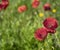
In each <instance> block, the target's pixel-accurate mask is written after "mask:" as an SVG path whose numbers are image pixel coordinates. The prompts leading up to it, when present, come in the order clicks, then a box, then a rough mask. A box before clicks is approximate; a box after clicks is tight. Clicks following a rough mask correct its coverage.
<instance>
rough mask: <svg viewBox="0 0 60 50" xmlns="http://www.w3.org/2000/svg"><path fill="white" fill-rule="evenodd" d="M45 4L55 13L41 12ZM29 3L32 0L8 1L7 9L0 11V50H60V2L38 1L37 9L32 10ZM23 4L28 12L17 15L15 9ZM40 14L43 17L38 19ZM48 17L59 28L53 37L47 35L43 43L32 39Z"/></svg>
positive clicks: (50, 0) (52, 0) (55, 0)
mask: <svg viewBox="0 0 60 50" xmlns="http://www.w3.org/2000/svg"><path fill="white" fill-rule="evenodd" d="M0 1H1V0H0ZM47 2H49V3H50V4H51V8H52V9H56V10H57V12H56V13H52V12H51V11H44V10H43V5H44V4H45V3H47ZM31 3H32V0H9V6H8V7H7V9H6V10H2V11H0V50H60V0H40V5H39V7H38V8H37V9H33V8H32V6H31ZM23 4H26V5H27V6H28V10H27V11H26V12H23V13H19V12H18V11H17V9H18V7H19V6H20V5H23ZM40 12H42V13H44V16H43V17H39V13H40ZM49 16H52V17H54V18H56V19H57V20H58V23H59V26H58V28H57V31H56V33H55V34H54V35H50V34H48V36H47V38H46V39H45V41H43V42H40V41H38V40H36V39H35V38H34V31H35V30H36V29H37V28H40V27H42V26H43V24H42V22H43V21H44V19H45V18H47V17H49Z"/></svg>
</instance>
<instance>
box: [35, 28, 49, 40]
mask: <svg viewBox="0 0 60 50" xmlns="http://www.w3.org/2000/svg"><path fill="white" fill-rule="evenodd" d="M47 34H48V33H47V30H46V29H45V28H39V29H37V30H36V31H35V34H34V36H35V38H36V39H37V40H39V41H43V40H44V39H45V38H46V37H47Z"/></svg>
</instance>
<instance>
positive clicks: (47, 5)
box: [44, 3, 51, 11]
mask: <svg viewBox="0 0 60 50" xmlns="http://www.w3.org/2000/svg"><path fill="white" fill-rule="evenodd" d="M44 10H45V11H47V10H51V5H50V4H49V3H46V4H45V5H44Z"/></svg>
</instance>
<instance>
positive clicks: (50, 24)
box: [43, 17, 58, 30]
mask: <svg viewBox="0 0 60 50" xmlns="http://www.w3.org/2000/svg"><path fill="white" fill-rule="evenodd" d="M43 25H44V26H45V27H46V28H47V29H49V30H55V29H56V28H57V27H58V22H57V20H56V19H55V18H52V17H49V18H46V19H45V20H44V22H43Z"/></svg>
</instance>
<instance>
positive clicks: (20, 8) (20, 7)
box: [18, 5, 27, 13]
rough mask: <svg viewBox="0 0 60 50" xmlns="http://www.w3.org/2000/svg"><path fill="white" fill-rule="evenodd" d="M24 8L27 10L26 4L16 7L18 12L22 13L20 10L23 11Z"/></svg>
mask: <svg viewBox="0 0 60 50" xmlns="http://www.w3.org/2000/svg"><path fill="white" fill-rule="evenodd" d="M26 10H27V6H26V5H22V6H19V7H18V12H20V13H22V12H24V11H26Z"/></svg>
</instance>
